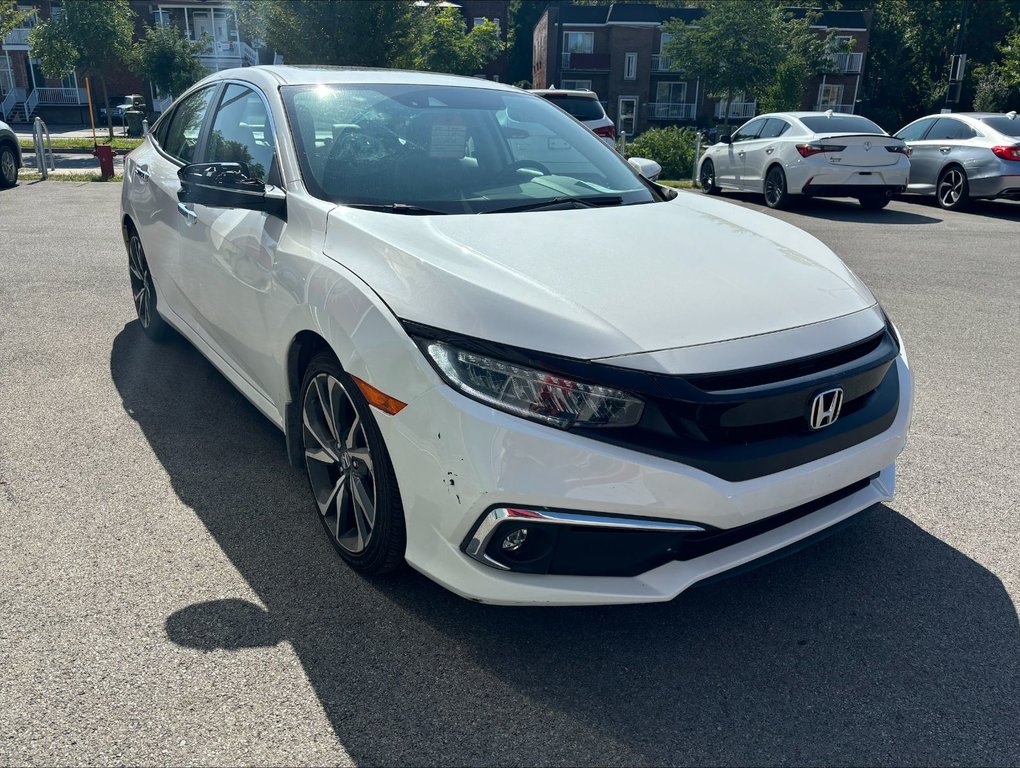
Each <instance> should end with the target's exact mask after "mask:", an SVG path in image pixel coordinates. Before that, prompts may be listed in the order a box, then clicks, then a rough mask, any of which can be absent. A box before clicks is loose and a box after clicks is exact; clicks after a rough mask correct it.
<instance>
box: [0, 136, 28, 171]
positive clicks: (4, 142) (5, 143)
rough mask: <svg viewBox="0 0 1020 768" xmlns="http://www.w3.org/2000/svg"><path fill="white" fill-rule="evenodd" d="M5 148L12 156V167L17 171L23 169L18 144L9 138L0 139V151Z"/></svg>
mask: <svg viewBox="0 0 1020 768" xmlns="http://www.w3.org/2000/svg"><path fill="white" fill-rule="evenodd" d="M4 147H7V148H9V149H10V150H11V152H12V153H13V154H14V165H15V167H17V168H18V169H21V168H23V167H24V164H23V162H22V158H21V148H20V147H19V146H18V142H16V141H13V140H11V138H10V136H3V137H0V149H3V148H4Z"/></svg>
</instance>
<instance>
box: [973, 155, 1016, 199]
mask: <svg viewBox="0 0 1020 768" xmlns="http://www.w3.org/2000/svg"><path fill="white" fill-rule="evenodd" d="M990 170H991V172H989V173H987V174H982V175H980V176H972V175H971V172H970V171H968V173H967V177H968V178H967V181H968V183H969V184H970V195H971V197H984V198H996V197H1003V198H1006V199H1009V200H1020V162H1009V161H1005V160H1000V161H999V167H998V168H996V169H990Z"/></svg>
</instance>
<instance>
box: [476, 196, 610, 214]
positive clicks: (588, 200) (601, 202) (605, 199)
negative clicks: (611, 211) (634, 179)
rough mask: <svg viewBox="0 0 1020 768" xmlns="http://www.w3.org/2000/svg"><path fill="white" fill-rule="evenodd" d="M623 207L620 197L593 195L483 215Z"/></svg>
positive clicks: (553, 200) (516, 207) (504, 209)
mask: <svg viewBox="0 0 1020 768" xmlns="http://www.w3.org/2000/svg"><path fill="white" fill-rule="evenodd" d="M611 205H623V198H622V197H621V196H620V195H593V196H590V197H569V196H564V197H554V198H552V199H551V200H535V201H534V202H531V203H524V204H523V205H512V206H510V207H509V208H496V209H495V210H492V211H482V213H514V212H515V211H541V210H547V209H552V208H563V209H570V208H578V207H581V208H602V207H603V206H611Z"/></svg>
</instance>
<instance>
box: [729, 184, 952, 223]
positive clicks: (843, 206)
mask: <svg viewBox="0 0 1020 768" xmlns="http://www.w3.org/2000/svg"><path fill="white" fill-rule="evenodd" d="M721 199H723V200H726V199H732V200H733V201H738V200H739V201H740V202H742V203H745V204H750V205H752V206H755V207H757V208H760V209H761V210H762V211H763V212H765V213H771V212H772V211H771V210H770V209H769V208H768V206H766V205H765V201H764V198H762V196H761V195H756V194H753V193H751V192H727V193H726V194H725V195H723V196H722V198H721ZM783 213H786V214H792V215H799V216H810V217H811V218H816V219H830V220H832V221H848V222H859V223H861V224H915V225H916V224H938V223H939V222H941V221H942V219H941V218H934V217H932V216H925V215H924V214H920V213H912V212H910V211H901V210H898V209H894V208H883V209H882V210H880V211H868V210H865V209H864V208H861V206H860V204H859V203H858V202H857V201H856V200H850V199H830V198H825V197H798V198H795V199H794V201H793V202H792V203H791V204H790V206H789V207H788V208H785V209H783Z"/></svg>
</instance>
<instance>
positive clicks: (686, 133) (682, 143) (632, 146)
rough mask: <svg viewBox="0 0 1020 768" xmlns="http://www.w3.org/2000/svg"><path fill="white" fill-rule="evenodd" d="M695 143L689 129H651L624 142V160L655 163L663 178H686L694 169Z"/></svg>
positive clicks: (672, 126)
mask: <svg viewBox="0 0 1020 768" xmlns="http://www.w3.org/2000/svg"><path fill="white" fill-rule="evenodd" d="M695 141H696V138H695V131H694V129H692V128H681V127H679V126H676V125H671V126H669V127H668V128H652V129H650V130H647V131H645V132H644V133H642V134H641V135H640V136H638V137H637V138H636V139H634V141H628V142H627V157H646V158H648V159H649V160H654V161H655V162H657V163H658V164H659V165H661V166H662V175H661V178H663V179H689V178H690V177H691V171H692V170H693V169H694V145H695Z"/></svg>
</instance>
